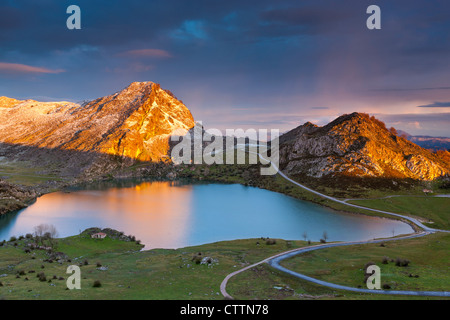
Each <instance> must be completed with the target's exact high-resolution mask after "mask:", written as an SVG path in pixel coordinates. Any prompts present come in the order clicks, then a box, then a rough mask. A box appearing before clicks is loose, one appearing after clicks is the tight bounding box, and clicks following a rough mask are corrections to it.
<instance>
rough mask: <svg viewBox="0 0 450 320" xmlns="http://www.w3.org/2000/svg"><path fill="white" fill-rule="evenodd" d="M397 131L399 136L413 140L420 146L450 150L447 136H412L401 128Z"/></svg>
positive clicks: (435, 149)
mask: <svg viewBox="0 0 450 320" xmlns="http://www.w3.org/2000/svg"><path fill="white" fill-rule="evenodd" d="M397 131H398V135H399V136H401V137H404V138H406V139H408V140H409V141H411V142H414V143H415V144H417V145H419V146H421V147H422V148H425V149H430V150H433V151H437V150H450V138H448V137H430V136H413V135H410V134H409V133H407V132H405V131H402V130H397Z"/></svg>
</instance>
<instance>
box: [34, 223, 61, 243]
mask: <svg viewBox="0 0 450 320" xmlns="http://www.w3.org/2000/svg"><path fill="white" fill-rule="evenodd" d="M34 236H35V237H36V241H37V242H38V243H39V242H40V243H41V245H44V241H45V240H47V241H48V243H49V246H50V247H52V248H54V247H55V245H56V241H55V239H56V237H58V231H57V230H56V227H55V226H54V225H52V224H50V225H49V224H45V223H43V224H40V225H38V226H36V227H34Z"/></svg>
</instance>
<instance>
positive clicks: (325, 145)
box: [280, 112, 450, 180]
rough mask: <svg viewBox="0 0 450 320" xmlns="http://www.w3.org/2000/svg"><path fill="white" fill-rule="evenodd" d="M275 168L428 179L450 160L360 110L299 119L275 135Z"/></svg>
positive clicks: (448, 167) (449, 167)
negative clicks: (320, 119)
mask: <svg viewBox="0 0 450 320" xmlns="http://www.w3.org/2000/svg"><path fill="white" fill-rule="evenodd" d="M280 168H281V169H282V170H283V171H285V172H286V173H288V174H291V175H307V176H311V177H316V178H320V177H323V176H330V175H331V176H339V175H346V176H356V177H383V178H384V177H392V178H413V179H420V180H433V179H435V178H437V177H439V176H443V175H448V174H450V162H449V161H448V159H445V158H444V157H439V156H438V155H437V154H434V153H432V152H431V151H430V150H427V149H424V148H421V147H420V146H418V145H416V144H414V143H412V142H410V141H408V140H406V139H404V138H402V137H399V136H397V135H396V134H394V133H392V130H391V131H390V130H388V129H387V128H386V127H385V125H384V123H383V122H381V121H379V120H377V119H375V118H374V117H370V116H369V115H367V114H364V113H356V112H355V113H352V114H346V115H343V116H340V117H338V118H337V119H335V120H334V121H332V122H330V123H329V124H327V125H325V126H323V127H319V126H317V125H314V124H312V123H310V122H307V123H305V124H304V125H301V126H299V127H297V128H295V129H293V130H291V131H289V132H287V133H285V134H283V135H282V136H281V137H280Z"/></svg>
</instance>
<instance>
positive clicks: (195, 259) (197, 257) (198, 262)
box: [192, 255, 202, 264]
mask: <svg viewBox="0 0 450 320" xmlns="http://www.w3.org/2000/svg"><path fill="white" fill-rule="evenodd" d="M192 261H193V262H195V264H200V262H202V257H201V256H198V255H197V256H194V257H192Z"/></svg>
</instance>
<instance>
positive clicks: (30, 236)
mask: <svg viewBox="0 0 450 320" xmlns="http://www.w3.org/2000/svg"><path fill="white" fill-rule="evenodd" d="M25 238H27V239H32V238H33V235H32V234H31V233H27V234H26V235H25Z"/></svg>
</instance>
